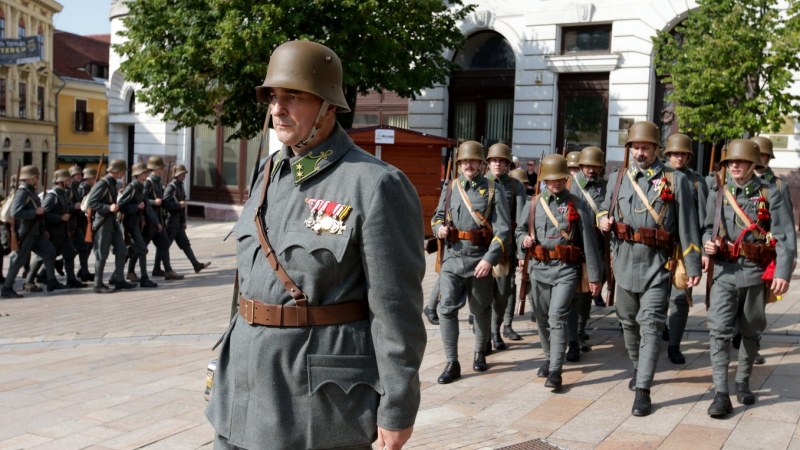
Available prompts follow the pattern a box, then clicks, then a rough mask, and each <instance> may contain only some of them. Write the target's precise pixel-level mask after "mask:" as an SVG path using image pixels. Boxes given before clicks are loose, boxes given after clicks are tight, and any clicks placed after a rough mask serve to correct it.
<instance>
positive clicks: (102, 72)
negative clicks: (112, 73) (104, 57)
mask: <svg viewBox="0 0 800 450" xmlns="http://www.w3.org/2000/svg"><path fill="white" fill-rule="evenodd" d="M86 72H87V73H88V74H89V75H91V76H92V77H94V78H102V79H104V80H107V79H108V66H106V65H104V64H97V63H89V64H88V65H87V66H86Z"/></svg>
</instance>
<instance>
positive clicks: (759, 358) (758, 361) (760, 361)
mask: <svg viewBox="0 0 800 450" xmlns="http://www.w3.org/2000/svg"><path fill="white" fill-rule="evenodd" d="M765 362H767V360H766V359H764V357H763V356H761V353H756V357H755V358H753V364H756V365H759V366H760V365H762V364H764V363H765Z"/></svg>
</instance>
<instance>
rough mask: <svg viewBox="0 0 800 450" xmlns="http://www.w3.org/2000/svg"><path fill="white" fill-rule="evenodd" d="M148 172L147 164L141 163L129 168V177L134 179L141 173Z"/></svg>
mask: <svg viewBox="0 0 800 450" xmlns="http://www.w3.org/2000/svg"><path fill="white" fill-rule="evenodd" d="M149 171H150V169H148V168H147V164H145V163H143V162H140V163H136V164H134V165H133V167H131V175H133V176H135V177H136V176H139V175H141V174H142V173H143V172H149Z"/></svg>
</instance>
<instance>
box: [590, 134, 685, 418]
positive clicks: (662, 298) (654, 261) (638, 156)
mask: <svg viewBox="0 0 800 450" xmlns="http://www.w3.org/2000/svg"><path fill="white" fill-rule="evenodd" d="M659 142H660V141H659V133H658V127H657V126H656V124H654V123H652V122H636V123H634V124H633V125H632V126H631V127H630V129H629V131H628V139H627V142H626V143H625V148H626V151H628V152H631V154H632V156H633V158H634V161H633V164H631V165H630V167H624V165H623V167H622V168H620V169H619V170H618V171H617V172H615V173H614V174H612V175H611V177H610V178H609V180H614V183H615V184H614V189H613V190H609V191H608V192H607V193H606V198H605V200H604V201H603V204H602V205H601V206H600V212H599V213H598V217H599V220H598V224H599V226H600V230H602V231H603V232H608V231H610V230H613V233H614V236H615V240H614V243H613V255H614V258H613V262H614V272H615V273H617V274H620V275H623V274H624V276H618V277H616V297H617V300H616V305H615V306H616V311H617V317H619V320H620V323H622V329H623V335H624V338H625V346H626V347H627V349H628V356H629V357H630V359H631V361H632V362H633V369H634V371H633V377H632V378H631V381H630V383H629V384H628V388H629V389H630V390H635V391H636V397H635V400H634V402H633V407H632V408H631V413H632V414H633V415H634V416H646V415H648V414H650V412H651V410H652V404H651V400H650V386H651V385H652V383H653V377H654V375H655V372H656V363H657V362H658V352H659V349H660V343H661V334H662V331H663V329H664V323H665V322H666V311H667V305H668V302H669V293H670V283H671V278H672V277H671V272H670V270H671V269H672V267H673V265H674V264H675V260H674V259H673V257H674V253H675V246H680V249H679V251H680V252H681V253H682V254H683V258H684V263H685V266H686V273H687V274H688V283H687V286H688V287H692V286H696V285H697V283H698V282H699V280H700V269H701V267H700V256H701V255H700V247H699V242H700V238H699V236H698V225H697V211H696V208H695V204H694V199H693V196H692V188H691V184H690V183H689V180H688V179H687V178H686V176H685V175H684V174H683V173H681V172H680V171H677V170H674V169H672V168H671V167H667V166H665V165H664V164H663V163H662V162H661V161H658V160H657V158H656V156H657V150H658V147H659V145H660V144H659ZM625 159H626V161H627V155H626V158H625Z"/></svg>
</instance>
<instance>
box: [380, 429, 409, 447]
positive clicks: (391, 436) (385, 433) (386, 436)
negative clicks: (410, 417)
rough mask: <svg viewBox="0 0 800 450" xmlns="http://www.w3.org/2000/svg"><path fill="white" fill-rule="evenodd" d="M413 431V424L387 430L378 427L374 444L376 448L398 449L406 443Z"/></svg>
mask: <svg viewBox="0 0 800 450" xmlns="http://www.w3.org/2000/svg"><path fill="white" fill-rule="evenodd" d="M413 432H414V427H413V426H410V427H408V428H403V429H402V430H387V429H386V428H383V427H378V440H376V441H375V445H377V446H378V449H384V448H385V449H388V450H400V449H401V448H403V446H404V445H406V442H408V440H409V439H410V438H411V433H413Z"/></svg>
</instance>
